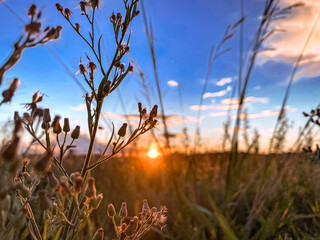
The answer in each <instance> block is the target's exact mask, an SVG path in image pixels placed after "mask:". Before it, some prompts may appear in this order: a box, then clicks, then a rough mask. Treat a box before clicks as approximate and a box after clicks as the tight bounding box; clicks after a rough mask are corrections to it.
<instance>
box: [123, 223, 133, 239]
mask: <svg viewBox="0 0 320 240" xmlns="http://www.w3.org/2000/svg"><path fill="white" fill-rule="evenodd" d="M134 231H135V222H134V220H130V222H129V224H128V227H127V229H126V230H125V234H126V236H127V237H131V236H132V235H133V234H134Z"/></svg>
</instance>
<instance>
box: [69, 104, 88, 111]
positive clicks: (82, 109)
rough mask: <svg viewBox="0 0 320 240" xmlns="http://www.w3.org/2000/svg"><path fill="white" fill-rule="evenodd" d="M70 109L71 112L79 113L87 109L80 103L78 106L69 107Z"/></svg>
mask: <svg viewBox="0 0 320 240" xmlns="http://www.w3.org/2000/svg"><path fill="white" fill-rule="evenodd" d="M70 109H71V110H72V111H77V112H81V111H85V110H86V109H87V107H86V105H85V104H83V103H81V104H79V105H78V106H70Z"/></svg>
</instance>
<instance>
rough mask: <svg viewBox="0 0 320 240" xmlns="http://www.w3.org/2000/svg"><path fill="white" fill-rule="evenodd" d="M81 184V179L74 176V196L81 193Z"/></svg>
mask: <svg viewBox="0 0 320 240" xmlns="http://www.w3.org/2000/svg"><path fill="white" fill-rule="evenodd" d="M82 183H83V177H81V176H76V177H75V179H74V192H75V194H78V193H79V192H80V191H81V188H82Z"/></svg>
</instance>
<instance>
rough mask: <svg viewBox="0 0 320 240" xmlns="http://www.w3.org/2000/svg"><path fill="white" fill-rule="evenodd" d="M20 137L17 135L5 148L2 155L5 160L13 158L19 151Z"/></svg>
mask: <svg viewBox="0 0 320 240" xmlns="http://www.w3.org/2000/svg"><path fill="white" fill-rule="evenodd" d="M19 142H20V138H19V137H17V136H16V137H15V138H14V139H13V140H12V141H11V142H10V143H9V144H8V145H7V146H6V147H5V148H4V150H3V152H2V157H3V159H4V160H5V161H11V160H13V159H14V158H15V157H16V155H17V152H18V147H19Z"/></svg>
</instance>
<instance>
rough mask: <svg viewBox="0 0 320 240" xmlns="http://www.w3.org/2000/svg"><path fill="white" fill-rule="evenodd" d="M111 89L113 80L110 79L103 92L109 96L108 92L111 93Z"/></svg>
mask: <svg viewBox="0 0 320 240" xmlns="http://www.w3.org/2000/svg"><path fill="white" fill-rule="evenodd" d="M110 89H111V81H109V80H108V81H107V82H106V84H105V85H104V88H103V92H104V95H105V96H108V94H109V93H110Z"/></svg>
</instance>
